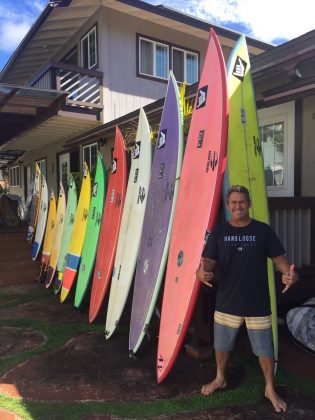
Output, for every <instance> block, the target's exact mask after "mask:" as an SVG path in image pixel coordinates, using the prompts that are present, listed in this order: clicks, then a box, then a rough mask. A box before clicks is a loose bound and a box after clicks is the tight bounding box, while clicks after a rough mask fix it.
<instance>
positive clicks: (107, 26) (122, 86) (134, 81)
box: [99, 8, 207, 122]
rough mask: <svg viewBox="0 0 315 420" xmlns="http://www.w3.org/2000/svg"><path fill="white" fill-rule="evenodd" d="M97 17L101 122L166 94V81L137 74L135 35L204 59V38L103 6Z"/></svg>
mask: <svg viewBox="0 0 315 420" xmlns="http://www.w3.org/2000/svg"><path fill="white" fill-rule="evenodd" d="M102 10H103V15H102V17H101V18H100V20H99V38H100V39H99V54H100V70H102V71H103V72H104V75H105V77H104V85H105V88H104V122H107V121H110V120H112V119H115V118H118V117H121V116H123V115H125V114H127V113H128V112H131V111H133V110H135V109H138V108H139V107H141V106H145V105H147V104H148V103H150V102H153V101H155V100H157V99H160V98H162V97H164V96H165V92H166V86H167V84H166V83H165V82H160V81H156V80H150V79H145V78H143V77H137V56H136V42H137V38H136V34H137V33H140V34H141V35H144V36H148V37H149V38H155V39H158V40H161V41H165V42H172V44H176V45H178V46H181V47H186V48H189V49H193V50H199V51H200V53H201V55H200V61H201V63H202V62H203V59H204V53H203V52H204V51H205V48H206V45H207V42H206V41H205V40H201V39H198V38H196V37H192V36H190V35H185V34H183V33H179V32H177V31H174V30H172V29H169V28H162V29H161V28H160V27H159V26H158V25H156V24H154V23H151V22H145V21H143V20H141V19H138V18H131V17H126V16H125V15H123V14H122V13H119V12H116V11H113V10H108V9H105V8H103V9H102Z"/></svg>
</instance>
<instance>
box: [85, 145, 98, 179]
mask: <svg viewBox="0 0 315 420" xmlns="http://www.w3.org/2000/svg"><path fill="white" fill-rule="evenodd" d="M93 146H96V152H98V150H99V147H98V142H94V143H89V144H85V145H84V146H82V168H84V162H85V159H84V150H85V149H90V154H89V160H90V162H86V163H87V165H88V167H89V171H90V173H91V176H92V175H94V173H95V170H96V164H97V153H96V161H95V168H94V172H93V171H92V164H91V148H92V147H93Z"/></svg>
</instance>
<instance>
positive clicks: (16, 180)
mask: <svg viewBox="0 0 315 420" xmlns="http://www.w3.org/2000/svg"><path fill="white" fill-rule="evenodd" d="M20 174H21V169H20V167H19V166H13V168H10V170H9V177H10V187H20V186H21V175H20Z"/></svg>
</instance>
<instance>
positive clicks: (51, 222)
mask: <svg viewBox="0 0 315 420" xmlns="http://www.w3.org/2000/svg"><path fill="white" fill-rule="evenodd" d="M55 219H56V197H55V193H54V191H53V190H51V193H50V200H49V210H48V217H47V223H46V230H45V239H44V245H43V250H42V258H41V271H40V276H39V277H40V280H41V279H43V278H45V276H46V271H47V268H48V264H49V259H50V251H51V245H52V236H53V231H54V226H55Z"/></svg>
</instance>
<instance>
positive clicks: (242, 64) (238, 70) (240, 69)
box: [232, 56, 247, 82]
mask: <svg viewBox="0 0 315 420" xmlns="http://www.w3.org/2000/svg"><path fill="white" fill-rule="evenodd" d="M246 67H247V63H246V61H244V60H242V59H241V57H239V56H237V58H236V60H235V64H234V69H233V72H232V74H233V76H235V77H236V78H237V79H239V80H240V81H241V82H242V81H243V80H244V76H245V72H246Z"/></svg>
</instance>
